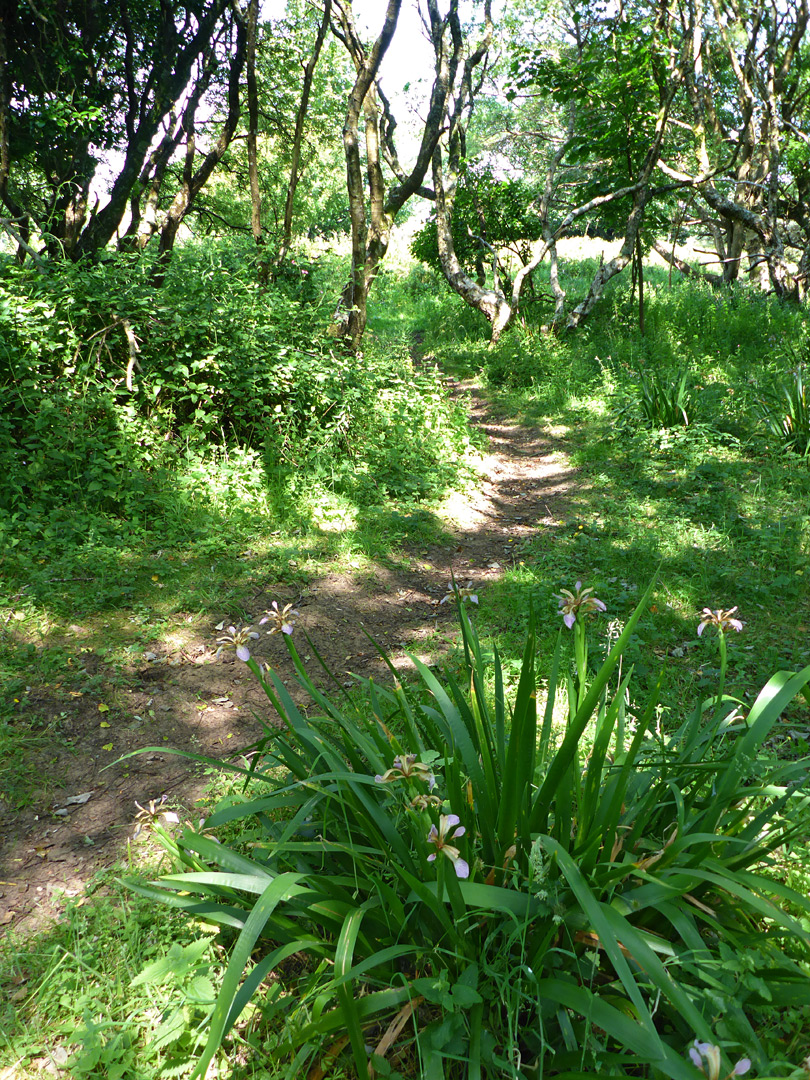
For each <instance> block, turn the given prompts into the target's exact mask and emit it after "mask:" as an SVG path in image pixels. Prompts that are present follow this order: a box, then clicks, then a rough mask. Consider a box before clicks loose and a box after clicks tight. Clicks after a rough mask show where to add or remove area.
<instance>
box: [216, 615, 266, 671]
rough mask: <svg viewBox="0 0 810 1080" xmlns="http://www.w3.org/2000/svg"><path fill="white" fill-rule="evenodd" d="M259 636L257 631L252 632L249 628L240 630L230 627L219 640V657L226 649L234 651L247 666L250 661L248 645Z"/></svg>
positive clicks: (245, 627)
mask: <svg viewBox="0 0 810 1080" xmlns="http://www.w3.org/2000/svg"><path fill="white" fill-rule="evenodd" d="M220 625H221V624H220ZM258 636H259V635H258V634H257V633H256V631H255V630H251V629H250V627H249V626H243V627H241V628H240V629H239V630H237V629H236V627H235V626H229V627H228V629H227V630H226V631H225V633H224V634H223V635H222V637H218V638H217V645H219V648H218V649H217V656H219V654H220V653H221V652H222V651H223V650H225V649H233V651H234V652H235V653H236V655H237V656H238V657H239V659H240V660H241V661H243V663H245V664H246V663H247V662H248V660H249V659H250V649H249V648H248V645H249V644H250V642H251V641H255V640H256V639H257V638H258Z"/></svg>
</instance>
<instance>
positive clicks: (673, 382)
mask: <svg viewBox="0 0 810 1080" xmlns="http://www.w3.org/2000/svg"><path fill="white" fill-rule="evenodd" d="M638 376H639V381H638V390H637V393H638V397H637V403H638V406H639V408H640V410H641V414H642V416H643V417H644V419H645V421H646V422H647V424H648V425H649V426H650V427H651V428H654V429H665V430H666V429H668V428H672V427H688V426H689V424H690V422H691V420H692V419H693V410H694V406H695V397H694V394H693V392H692V388H691V387H690V386H689V385H688V384H687V380H688V379H689V372H688V370H684V371H680V372H675V373H674V374H672V373H670V372H668V371H662V370H656V369H655V368H649V369H644V368H641V369H639V372H638Z"/></svg>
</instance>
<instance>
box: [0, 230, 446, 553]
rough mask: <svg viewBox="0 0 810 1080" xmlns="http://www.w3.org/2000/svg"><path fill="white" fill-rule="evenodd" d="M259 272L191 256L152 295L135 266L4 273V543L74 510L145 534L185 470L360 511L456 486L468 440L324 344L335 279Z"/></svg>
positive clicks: (431, 391)
mask: <svg viewBox="0 0 810 1080" xmlns="http://www.w3.org/2000/svg"><path fill="white" fill-rule="evenodd" d="M253 258H254V256H253V255H252V253H249V252H248V251H247V249H245V250H240V249H239V248H238V247H235V246H234V245H232V244H231V245H229V246H228V247H227V248H226V247H224V246H223V247H217V246H215V245H213V244H210V243H208V244H205V245H190V246H188V247H187V248H185V249H184V250H183V251H182V252H178V255H177V258H176V260H175V262H174V264H173V265H172V267H171V271H170V273H169V275H168V277H167V279H166V282H165V284H164V286H163V288H162V289H159V290H158V289H155V288H154V287H153V285H152V283H151V280H150V273H151V269H152V267H151V265H150V260H149V259H146V258H143V257H141V258H138V257H136V256H123V257H116V258H114V259H111V260H109V261H106V262H102V263H99V264H96V265H92V266H86V267H82V266H75V265H70V264H62V265H59V266H54V267H53V268H52V270H51V271H50V272H49V273H48V274H41V273H39V272H36V271H34V270H30V269H21V268H20V267H19V266H17V265H16V264H15V263H14V262H13V261H11V260H5V261H4V262H2V264H0V469H2V472H3V475H4V477H5V484H4V486H3V491H2V494H0V527H2V528H3V531H4V532H8V533H11V534H17V535H19V531H20V529H23V530H27V531H30V532H31V533H33V534H36V535H43V536H44V537H46V538H53V539H56V538H57V537H61V538H65V536H66V533H67V532H69V531H70V522H71V521H73V522H74V523H75V525H76V531H77V535H81V533H82V531H83V530H84V529H85V528H86V521H85V520H78V519H77V518H76V511H77V507H82V508H84V509H85V510H90V511H92V512H94V513H95V512H98V513H101V514H102V515H108V516H111V517H112V518H113V519H117V518H121V517H123V516H126V517H127V518H129V519H133V518H136V519H141V520H148V518H149V515H150V514H152V513H154V512H156V511H158V510H159V509H160V506H161V503H162V500H164V499H165V498H166V497H168V496H169V495H171V496H172V497H176V495H177V492H178V488H182V485H183V473H184V469H186V467H187V466H188V465H189V464H190V463H194V464H195V466H199V464H200V462H205V461H206V460H213V459H214V458H216V457H217V455H220V456H221V455H222V454H223V453H224V452H225V451H227V450H228V449H229V448H230V449H232V448H235V447H238V448H240V449H241V450H243V451H249V452H250V453H251V454H252V455H253V457H254V459H255V460H256V461H260V462H261V464H263V466H264V471H265V474H266V481H267V484H268V485H269V486H273V485H276V486H278V485H284V484H288V483H292V484H293V486H298V487H300V484H301V483H302V482H304V481H305V478H306V476H307V475H312V474H313V473H314V472H317V471H318V470H320V471H321V472H323V471H324V470H326V474H327V475H328V478H329V483H330V484H331V485H332V486H333V487H336V488H338V489H340V490H343V491H346V492H348V493H349V494H350V495H352V496H353V497H356V498H358V499H360V500H361V501H362V500H366V501H368V500H369V499H374V500H379V498H380V497H383V498H384V497H386V496H387V495H388V494H391V493H398V494H401V495H402V494H404V495H408V496H415V497H421V496H426V495H429V494H432V493H435V492H436V491H438V490H439V489H441V487H442V486H443V485H445V484H446V483H448V482H451V481H452V479H453V477H454V476H456V475H457V469H458V465H457V462H458V459H459V458H460V457H461V456H463V449H464V445H465V440H466V434H465V433H466V426H465V422H464V419H463V417H462V415H461V413H460V412H459V411H458V410H456V409H455V408H454V407H452V406H450V405H449V404H448V403H447V402H446V401H445V400H444V398H443V397H442V396H441V395H440V394H439V393H438V392H437V391H436V388H435V385H434V383H433V381H432V380H431V379H430V378H429V377H428V376H427V375H421V374H418V373H416V372H414V370H413V367H412V365H411V363H410V361H409V359H408V358H407V356H406V355H405V354H404V352H403V354H402V355H394V356H392V355H390V354H388V355H386V356H385V357H384V358H379V359H378V358H375V357H374V356H372V355H369V356H366V357H354V356H351V355H349V354H348V353H346V352H345V351H344V350H343V349H342V348H341V346H340V345H339V343H337V342H336V341H335V340H334V339H330V338H328V337H327V336H326V334H325V332H324V330H325V327H326V324H327V322H328V310H327V309H326V308H325V307H321V306H320V300H321V298H322V295H323V290H325V291H326V292H327V293H328V294H329V295H331V292H332V288H331V287H330V286H329V285H328V284H326V285H324V284H323V283H322V280H321V279H322V277H324V276H326V275H327V273H328V271H327V270H324V269H319V268H318V266H317V265H313V266H303V265H296V264H294V263H292V264H289V265H288V266H287V267H286V268H285V270H284V272H283V274H280V275H279V276H278V278H277V280H276V282H275V283H273V284H270V285H269V286H266V287H265V286H262V285H261V284H260V283H259V282H258V281H257V278H256V274H255V265H254V263H253ZM133 343H134V344H133ZM133 347H136V349H137V351H135V352H133ZM416 433H418V438H417V435H416Z"/></svg>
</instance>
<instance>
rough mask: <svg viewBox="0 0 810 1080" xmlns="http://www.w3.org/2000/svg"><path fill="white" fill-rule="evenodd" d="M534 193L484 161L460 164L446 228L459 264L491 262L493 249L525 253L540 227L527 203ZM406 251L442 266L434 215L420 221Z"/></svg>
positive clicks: (434, 264) (535, 215)
mask: <svg viewBox="0 0 810 1080" xmlns="http://www.w3.org/2000/svg"><path fill="white" fill-rule="evenodd" d="M534 197H535V192H534V191H533V189H532V187H531V185H529V184H528V183H526V181H524V180H516V179H511V178H510V179H498V178H497V177H496V176H494V175H493V172H492V170H491V169H490V168H487V167H486V166H483V165H480V164H479V165H476V166H474V167H469V168H465V169H464V171H463V173H462V177H461V180H460V183H459V187H458V192H457V194H456V200H455V204H454V209H453V217H452V222H451V229H452V233H453V244H454V246H455V250H456V255H457V256H458V259H459V262H460V263H461V264H462V266H464V267H466V268H467V269H468V270H474V269H475V266H476V263H477V262H481V263H483V264H487V265H488V264H490V263H491V262H492V258H493V253H492V251H491V250H490V249H491V248H494V249H496V250H498V251H500V250H501V249H502V248H511V249H512V250H514V251H515V252H516V253H518V254H519V255H525V254H527V250H528V248H527V245H528V240H527V238H530V237H532V236H534V235H536V233H537V231H538V230H539V219H538V217H537V214H536V212H535V211H534V210H533V208H532V203H533V201H534ZM411 252H412V253H413V255H414V256H415V257H416V258H417V259H419V260H420V261H421V262H423V263H426V264H427V265H428V266H432V267H433V268H434V269H435V270H440V269H441V263H440V262H439V246H438V239H437V232H436V219H435V216H432V217H431V219H430V220H429V221H428V222H427V223H426V224H425V225H423V226H422V228H421V229H420V230H419V232H418V233H417V234H416V236H415V237H414V239H413V242H412V244H411Z"/></svg>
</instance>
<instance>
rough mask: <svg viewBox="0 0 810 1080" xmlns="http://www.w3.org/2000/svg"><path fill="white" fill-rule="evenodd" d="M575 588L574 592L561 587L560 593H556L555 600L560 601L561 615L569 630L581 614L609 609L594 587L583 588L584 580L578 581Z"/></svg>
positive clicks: (590, 613) (593, 613)
mask: <svg viewBox="0 0 810 1080" xmlns="http://www.w3.org/2000/svg"><path fill="white" fill-rule="evenodd" d="M574 589H575V591H574V592H571V591H570V590H569V589H560V593H559V595H558V594H557V593H555V594H554V598H555V600H557V601H558V603H559V607H560V615H562V617H563V622H564V623H565V625H566V626H567V627H568V629H569V630H571V629H572V628H573V625H574V623H575V622H576V621H577V619H578V618H580V617H581V616H585V615H595V614H596V613H597V611H606V610H607V608H606V607H605V605H604V604H603V603H602V601H601V600H599V599H598V598H597V597H595V596H594V595H593V589H592V588H588V589H583V588H582V582H581V581H578V582H577V583H576V585H575V586H574Z"/></svg>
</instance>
